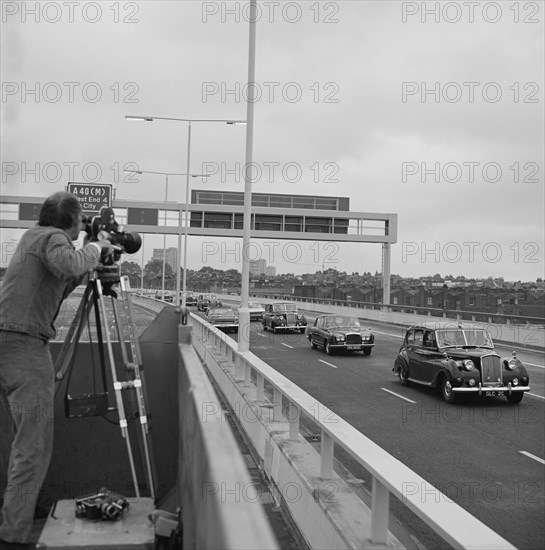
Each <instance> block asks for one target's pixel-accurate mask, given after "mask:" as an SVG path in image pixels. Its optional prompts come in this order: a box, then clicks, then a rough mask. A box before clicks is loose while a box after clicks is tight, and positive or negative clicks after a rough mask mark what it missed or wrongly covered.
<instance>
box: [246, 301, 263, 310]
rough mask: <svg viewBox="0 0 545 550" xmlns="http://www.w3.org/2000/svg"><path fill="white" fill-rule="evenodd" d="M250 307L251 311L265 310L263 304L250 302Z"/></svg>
mask: <svg viewBox="0 0 545 550" xmlns="http://www.w3.org/2000/svg"><path fill="white" fill-rule="evenodd" d="M248 307H249V308H251V309H263V308H262V307H261V304H258V303H257V302H248Z"/></svg>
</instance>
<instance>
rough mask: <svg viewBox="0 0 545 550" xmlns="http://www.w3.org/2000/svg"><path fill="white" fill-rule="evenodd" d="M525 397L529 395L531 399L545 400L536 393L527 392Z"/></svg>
mask: <svg viewBox="0 0 545 550" xmlns="http://www.w3.org/2000/svg"><path fill="white" fill-rule="evenodd" d="M526 395H531V396H532V397H537V398H538V399H545V397H543V396H542V395H537V393H530V392H527V393H526Z"/></svg>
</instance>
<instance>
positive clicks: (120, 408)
mask: <svg viewBox="0 0 545 550" xmlns="http://www.w3.org/2000/svg"><path fill="white" fill-rule="evenodd" d="M96 287H97V291H98V300H99V304H100V312H101V315H102V321H103V325H104V327H105V331H104V332H105V335H106V346H107V348H108V358H109V361H110V368H111V371H112V380H113V385H114V391H115V398H116V402H117V408H118V414H119V427H120V428H121V435H122V436H123V438H124V439H125V443H126V445H127V454H128V455H129V463H130V467H131V474H132V479H133V483H134V491H135V494H136V496H137V497H140V490H139V489H138V480H137V477H136V468H135V466H134V458H133V454H132V447H131V442H130V437H129V430H128V425H127V419H126V417H125V408H124V406H123V396H122V394H121V390H122V387H123V386H122V384H121V382H119V380H118V379H117V372H116V368H115V359H114V352H113V348H112V339H111V338H110V331H109V328H108V319H107V316H106V307H105V304H104V295H103V293H102V284H101V282H100V280H99V279H97V280H96Z"/></svg>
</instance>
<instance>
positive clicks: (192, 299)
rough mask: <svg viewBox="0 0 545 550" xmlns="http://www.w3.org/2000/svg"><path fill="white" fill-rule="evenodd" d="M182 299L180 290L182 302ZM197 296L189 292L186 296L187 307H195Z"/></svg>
mask: <svg viewBox="0 0 545 550" xmlns="http://www.w3.org/2000/svg"><path fill="white" fill-rule="evenodd" d="M181 301H182V293H181V292H180V302H181ZM197 303H198V302H197V298H196V296H193V295H192V294H188V295H187V296H186V297H185V305H186V306H187V307H194V306H196V305H197Z"/></svg>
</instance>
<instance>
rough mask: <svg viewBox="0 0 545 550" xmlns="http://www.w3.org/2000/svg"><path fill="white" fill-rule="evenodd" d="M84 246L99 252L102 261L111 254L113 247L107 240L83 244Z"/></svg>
mask: <svg viewBox="0 0 545 550" xmlns="http://www.w3.org/2000/svg"><path fill="white" fill-rule="evenodd" d="M83 244H84V246H85V245H89V246H93V247H95V248H96V249H97V250H98V251H99V252H100V259H101V260H103V259H104V258H107V257H108V256H109V255H110V254H112V253H113V251H114V247H113V245H112V243H111V242H110V241H109V240H108V239H102V240H98V241H92V242H89V241H87V242H85V241H84V242H83Z"/></svg>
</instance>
